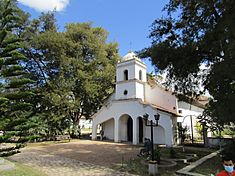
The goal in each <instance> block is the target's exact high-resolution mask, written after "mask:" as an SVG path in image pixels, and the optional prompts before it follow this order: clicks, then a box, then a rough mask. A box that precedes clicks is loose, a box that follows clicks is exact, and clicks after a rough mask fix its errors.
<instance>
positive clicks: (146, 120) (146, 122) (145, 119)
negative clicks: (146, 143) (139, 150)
mask: <svg viewBox="0 0 235 176" xmlns="http://www.w3.org/2000/svg"><path fill="white" fill-rule="evenodd" d="M148 118H149V115H148V114H147V113H146V114H144V115H143V119H144V121H145V126H150V127H151V155H152V161H154V149H153V127H157V126H158V121H159V119H160V114H158V113H157V114H156V115H154V118H155V120H156V124H153V120H150V124H148Z"/></svg>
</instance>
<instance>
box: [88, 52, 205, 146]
mask: <svg viewBox="0 0 235 176" xmlns="http://www.w3.org/2000/svg"><path fill="white" fill-rule="evenodd" d="M181 104H183V103H181ZM178 105H179V101H178V99H177V98H176V96H175V95H174V94H172V92H170V91H166V90H165V89H164V88H163V87H161V86H159V85H157V84H150V83H149V82H148V80H147V72H146V65H145V64H144V63H143V62H142V61H141V60H140V59H139V58H138V57H137V56H136V55H135V54H134V53H132V52H130V53H128V54H127V55H126V56H124V57H123V58H122V60H121V61H120V62H118V63H117V66H116V88H115V92H114V93H113V94H112V96H111V97H110V98H109V99H108V100H107V101H106V102H105V104H104V105H103V107H102V108H101V109H100V110H99V111H98V112H97V113H96V114H95V115H94V116H93V117H92V139H93V140H96V139H97V130H98V128H100V127H101V128H102V130H103V133H104V137H105V138H106V139H109V140H114V141H115V142H122V141H131V142H132V143H133V144H135V145H136V144H138V143H142V142H143V139H144V138H145V137H147V138H150V127H149V126H148V125H147V126H146V121H145V120H144V118H143V117H144V115H145V114H148V115H149V118H148V120H147V123H148V124H149V122H150V120H152V122H153V123H156V120H155V116H156V115H158V116H160V118H159V121H158V126H156V127H154V130H153V134H154V135H153V136H154V139H153V142H154V143H155V144H165V145H166V146H172V145H174V144H176V143H177V122H179V121H181V122H184V119H183V116H182V115H181V113H182V110H184V113H186V114H184V116H185V117H186V116H188V115H190V114H191V113H194V114H197V115H198V114H200V113H201V112H202V109H201V108H199V110H198V112H192V110H191V109H190V110H186V109H184V108H185V107H182V108H181V111H179V109H180V107H178ZM185 110H186V111H185ZM179 112H180V113H179ZM185 122H187V120H186V121H185Z"/></svg>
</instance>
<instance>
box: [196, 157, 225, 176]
mask: <svg viewBox="0 0 235 176" xmlns="http://www.w3.org/2000/svg"><path fill="white" fill-rule="evenodd" d="M221 170H223V166H222V161H221V158H220V157H219V156H218V155H217V156H215V157H213V158H211V159H209V160H207V161H206V162H204V163H203V164H201V165H199V166H198V167H196V168H195V169H193V170H192V172H195V173H199V174H203V175H208V176H210V175H211V174H214V175H216V174H217V173H218V172H220V171H221Z"/></svg>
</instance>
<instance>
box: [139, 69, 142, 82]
mask: <svg viewBox="0 0 235 176" xmlns="http://www.w3.org/2000/svg"><path fill="white" fill-rule="evenodd" d="M139 80H142V71H141V70H140V71H139Z"/></svg>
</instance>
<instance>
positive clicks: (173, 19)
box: [140, 0, 235, 125]
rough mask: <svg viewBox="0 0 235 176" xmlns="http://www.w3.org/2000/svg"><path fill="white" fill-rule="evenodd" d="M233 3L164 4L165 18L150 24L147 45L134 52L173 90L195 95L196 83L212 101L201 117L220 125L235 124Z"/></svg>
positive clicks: (198, 91)
mask: <svg viewBox="0 0 235 176" xmlns="http://www.w3.org/2000/svg"><path fill="white" fill-rule="evenodd" d="M234 3H235V2H234V1H220V0H216V1H211V0H189V1H185V0H170V2H169V4H167V5H166V6H165V8H164V10H165V11H166V12H167V15H166V17H162V18H161V19H156V20H155V21H154V22H153V24H152V28H151V33H150V35H149V37H150V38H151V39H152V46H151V47H149V48H146V49H143V50H142V51H141V52H140V56H141V57H143V58H144V57H151V59H152V62H153V64H154V65H155V66H156V67H157V69H159V70H165V71H166V72H167V78H168V79H167V85H168V86H171V87H172V86H173V87H174V89H175V90H176V91H177V92H181V93H184V94H187V95H189V96H198V95H200V94H202V93H203V92H202V90H201V88H200V86H201V85H202V86H203V87H204V88H205V89H204V91H205V90H208V91H209V93H210V95H211V96H212V97H213V99H212V100H211V101H210V103H209V106H208V107H207V110H206V111H205V115H206V116H207V117H209V120H211V121H213V122H217V123H218V124H220V125H223V124H229V123H231V122H232V123H234V122H235V118H234V117H235V111H234V110H233V109H234V108H233V105H234V104H235V89H234V82H235V73H234V72H235V60H234V57H235V53H234V49H235V40H234V39H235V34H234V27H235V23H234V18H235V9H234V8H235V4H234ZM202 65H203V66H204V67H206V68H205V69H200V67H201V66H202Z"/></svg>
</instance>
